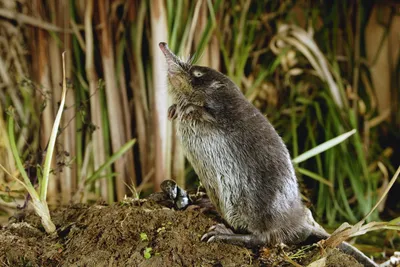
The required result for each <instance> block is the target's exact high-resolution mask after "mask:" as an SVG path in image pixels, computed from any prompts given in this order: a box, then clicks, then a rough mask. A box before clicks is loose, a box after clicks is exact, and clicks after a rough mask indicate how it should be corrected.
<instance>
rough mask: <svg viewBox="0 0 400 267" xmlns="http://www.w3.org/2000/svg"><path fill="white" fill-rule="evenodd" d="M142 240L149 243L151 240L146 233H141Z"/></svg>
mask: <svg viewBox="0 0 400 267" xmlns="http://www.w3.org/2000/svg"><path fill="white" fill-rule="evenodd" d="M140 240H142V241H148V240H149V238H148V237H147V234H146V233H140Z"/></svg>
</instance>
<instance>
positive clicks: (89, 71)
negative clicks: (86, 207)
mask: <svg viewBox="0 0 400 267" xmlns="http://www.w3.org/2000/svg"><path fill="white" fill-rule="evenodd" d="M92 18H93V0H88V1H87V2H86V9H85V19H84V23H85V40H86V54H85V55H86V59H85V69H86V76H87V79H88V83H89V92H90V95H91V97H90V116H91V120H92V122H93V123H94V124H95V125H96V126H97V127H99V128H98V129H96V130H95V131H94V132H93V134H92V141H93V146H92V149H93V165H94V170H97V169H98V168H99V167H100V166H101V165H102V164H103V163H104V162H105V160H106V153H105V148H104V136H103V129H102V128H103V123H102V119H101V110H100V107H101V104H100V97H101V94H100V92H98V91H97V87H98V83H97V80H98V77H97V74H96V70H95V68H94V42H93V25H92ZM87 152H88V151H87ZM104 174H105V172H104V171H103V173H102V175H104ZM99 182H100V190H101V196H102V197H103V199H108V193H107V180H106V179H101V180H100V181H99Z"/></svg>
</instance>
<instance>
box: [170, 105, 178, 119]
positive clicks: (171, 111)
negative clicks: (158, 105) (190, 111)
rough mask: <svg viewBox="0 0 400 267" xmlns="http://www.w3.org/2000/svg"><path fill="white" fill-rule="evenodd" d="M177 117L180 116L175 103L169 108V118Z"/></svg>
mask: <svg viewBox="0 0 400 267" xmlns="http://www.w3.org/2000/svg"><path fill="white" fill-rule="evenodd" d="M177 117H178V114H177V112H176V104H173V105H171V106H170V107H169V108H168V119H169V120H174V119H176V118H177Z"/></svg>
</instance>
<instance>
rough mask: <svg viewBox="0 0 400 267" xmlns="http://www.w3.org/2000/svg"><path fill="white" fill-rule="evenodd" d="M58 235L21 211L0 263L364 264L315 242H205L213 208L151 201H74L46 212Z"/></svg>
mask: <svg viewBox="0 0 400 267" xmlns="http://www.w3.org/2000/svg"><path fill="white" fill-rule="evenodd" d="M51 216H52V220H53V222H54V224H55V225H56V227H57V233H54V234H52V235H49V234H47V233H46V232H45V231H44V229H43V227H42V226H41V223H40V219H39V218H38V217H37V216H36V215H35V214H34V213H33V212H32V211H25V212H24V213H19V214H17V216H15V217H13V218H11V219H10V220H9V222H8V223H7V224H5V225H4V226H1V227H0V265H2V266H293V265H292V263H291V262H296V263H298V264H301V265H303V266H307V265H308V264H309V263H311V262H314V261H315V260H317V259H318V258H322V260H324V261H326V262H325V265H319V266H362V265H361V264H359V263H357V262H356V261H355V259H354V258H352V257H351V256H348V255H346V254H343V253H341V252H340V251H338V250H336V249H333V250H330V251H327V252H322V251H321V250H320V249H319V248H318V247H317V246H309V247H302V248H298V247H297V248H296V247H282V246H275V247H270V248H267V247H266V248H261V249H253V250H250V249H247V248H243V247H238V246H234V245H229V244H224V243H205V242H202V241H201V240H200V239H201V236H202V235H203V234H204V233H205V232H206V231H207V229H208V228H209V227H211V226H212V225H214V224H216V223H219V222H221V219H220V218H218V216H216V214H215V213H214V212H210V211H205V210H204V209H200V208H198V207H197V208H196V206H189V207H188V208H187V209H185V210H175V209H173V208H172V207H171V206H168V205H167V206H165V205H162V204H160V203H159V202H157V201H154V200H151V199H141V200H134V199H127V200H124V201H123V202H120V203H114V204H112V205H107V204H105V203H97V204H93V205H84V204H76V205H70V206H66V207H59V208H57V209H55V210H53V211H52V212H51Z"/></svg>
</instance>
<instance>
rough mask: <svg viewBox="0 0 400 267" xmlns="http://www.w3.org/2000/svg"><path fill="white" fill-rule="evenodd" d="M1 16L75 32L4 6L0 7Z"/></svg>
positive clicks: (52, 29) (29, 23)
mask: <svg viewBox="0 0 400 267" xmlns="http://www.w3.org/2000/svg"><path fill="white" fill-rule="evenodd" d="M0 17H3V18H7V19H12V20H15V21H17V22H19V23H24V24H28V25H31V26H35V27H38V28H42V29H44V30H48V31H55V32H67V33H73V31H72V30H71V29H63V28H60V27H57V26H55V25H54V24H51V23H49V22H46V21H43V20H41V19H37V18H33V17H30V16H27V15H25V14H21V13H17V12H13V11H10V10H7V9H4V8H0Z"/></svg>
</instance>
